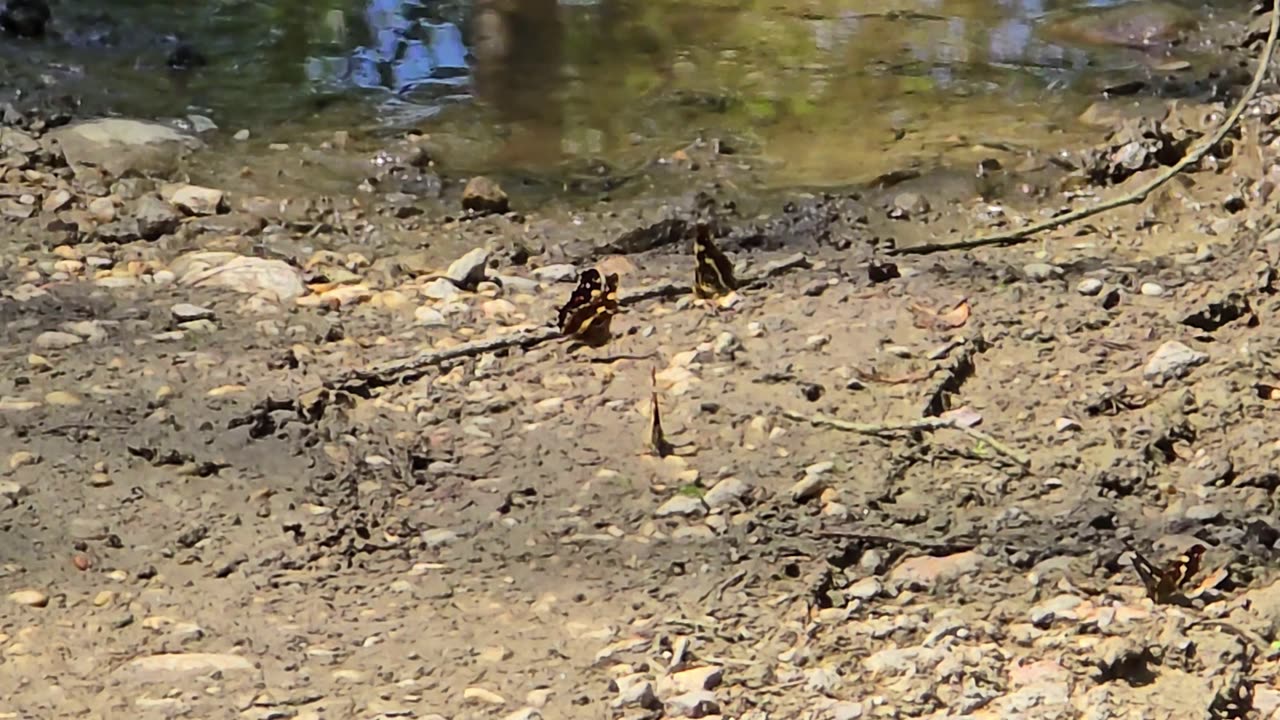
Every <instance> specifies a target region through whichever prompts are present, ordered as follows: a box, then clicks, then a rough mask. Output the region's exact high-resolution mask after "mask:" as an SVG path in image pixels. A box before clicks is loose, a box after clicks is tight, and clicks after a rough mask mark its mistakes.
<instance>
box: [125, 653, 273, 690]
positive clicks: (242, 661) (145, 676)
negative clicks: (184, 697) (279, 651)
mask: <svg viewBox="0 0 1280 720" xmlns="http://www.w3.org/2000/svg"><path fill="white" fill-rule="evenodd" d="M253 669H254V667H253V663H251V662H249V660H248V658H245V657H241V656H240V655H231V654H229V653H161V654H159V655H146V656H143V657H140V658H135V659H133V660H130V661H129V662H128V663H125V664H124V665H123V666H121V667H120V668H119V669H118V670H116V671H115V673H114V674H115V675H124V676H127V677H130V678H133V679H136V680H141V681H144V682H155V683H163V684H168V683H170V682H172V681H173V680H175V679H176V678H180V677H187V676H203V675H212V674H213V673H222V674H224V675H225V674H227V673H231V672H247V671H251V670H253Z"/></svg>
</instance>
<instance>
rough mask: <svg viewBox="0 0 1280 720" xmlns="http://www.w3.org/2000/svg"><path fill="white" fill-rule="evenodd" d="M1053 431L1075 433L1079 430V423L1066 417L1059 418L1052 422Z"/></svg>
mask: <svg viewBox="0 0 1280 720" xmlns="http://www.w3.org/2000/svg"><path fill="white" fill-rule="evenodd" d="M1053 429H1054V430H1057V431H1058V432H1075V431H1076V430H1079V429H1080V423H1078V422H1076V421H1075V420H1072V419H1071V418H1068V417H1060V418H1058V419H1057V420H1054V421H1053Z"/></svg>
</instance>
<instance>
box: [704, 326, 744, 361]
mask: <svg viewBox="0 0 1280 720" xmlns="http://www.w3.org/2000/svg"><path fill="white" fill-rule="evenodd" d="M741 349H742V343H741V342H740V341H739V340H738V337H737V336H736V335H734V334H733V333H731V332H729V331H727V330H726V331H725V332H722V333H720V334H719V335H717V336H716V341H715V344H714V345H712V347H711V352H712V353H714V354H715V356H716V357H720V358H726V359H730V360H731V359H733V355H734V353H736V352H737V351H738V350H741Z"/></svg>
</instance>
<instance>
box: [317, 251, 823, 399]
mask: <svg viewBox="0 0 1280 720" xmlns="http://www.w3.org/2000/svg"><path fill="white" fill-rule="evenodd" d="M808 266H809V260H808V258H806V257H805V256H804V255H803V254H799V253H797V254H795V255H790V256H788V257H785V258H782V259H780V260H777V261H774V262H771V263H768V264H767V265H765V267H764V269H763V270H762V271H761V272H760V273H759V274H758V275H754V276H752V277H748V278H744V279H743V281H742V285H743V287H748V286H753V285H756V284H759V283H763V282H764V281H765V280H767V279H769V278H772V277H775V276H777V275H784V274H786V273H787V272H788V271H790V270H793V269H796V268H805V267H808ZM691 292H693V288H691V287H690V286H688V285H683V284H680V283H672V282H661V283H657V284H655V285H649V286H646V287H642V288H637V289H636V290H633V291H631V292H627V293H623V294H622V297H620V298H618V304H619V305H634V304H635V303H638V302H640V301H642V300H649V299H651V298H659V297H675V296H679V295H688V294H689V293H691ZM560 337H563V335H562V334H561V332H560V330H559V329H558V328H555V327H540V328H534V329H531V330H522V331H519V332H513V333H507V334H505V335H498V336H496V337H491V338H486V339H484V340H476V341H474V342H469V343H463V344H461V345H457V346H455V347H451V348H445V349H444V350H424V351H423V352H420V353H418V354H416V355H412V356H410V357H407V358H401V359H399V360H392V361H390V362H385V363H382V364H379V365H375V366H373V367H371V368H368V369H356V370H348V371H346V372H344V373H342V374H340V375H338V376H336V377H333V378H331V379H329V380H326V381H325V383H324V386H325V387H326V388H329V389H330V390H350V389H352V388H356V387H360V386H364V385H368V384H369V383H374V384H378V385H390V384H391V383H392V382H394V381H395V380H397V379H398V378H402V377H405V376H409V375H413V374H415V373H421V372H423V371H425V370H427V369H429V368H432V367H436V366H438V365H442V364H444V363H446V362H449V361H450V360H456V359H458V358H465V357H475V356H477V355H484V354H485V353H491V352H497V351H499V350H506V349H508V348H513V347H517V346H518V347H526V348H528V347H533V346H534V345H539V344H541V343H544V342H547V341H548V340H555V339H557V338H560Z"/></svg>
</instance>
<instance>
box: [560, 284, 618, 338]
mask: <svg viewBox="0 0 1280 720" xmlns="http://www.w3.org/2000/svg"><path fill="white" fill-rule="evenodd" d="M617 312H618V275H617V273H612V274H609V275H602V274H601V273H600V271H599V270H597V269H595V268H588V269H587V270H584V271H583V272H582V274H580V275H579V276H578V286H577V287H576V288H574V290H573V294H572V295H570V296H569V301H568V302H566V303H565V304H564V306H563V307H561V308H560V313H559V316H558V317H557V319H556V325H557V327H559V328H560V332H561V333H562V334H564V335H568V336H572V337H574V338H576V339H579V340H582V341H583V342H584V343H586V344H588V345H599V344H603V343H604V342H606V341H607V340H608V339H609V337H610V335H611V333H610V330H609V324H610V322H612V320H613V316H614V315H615V314H617Z"/></svg>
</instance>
